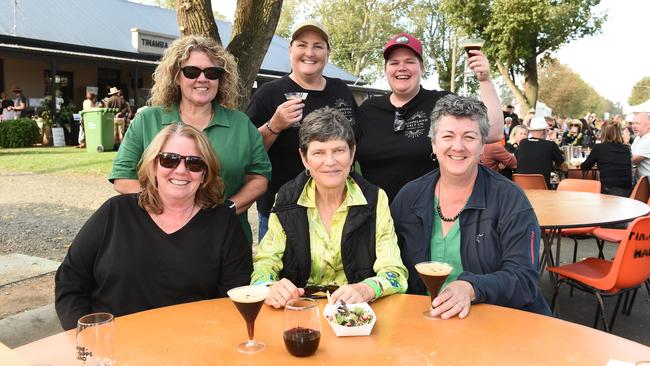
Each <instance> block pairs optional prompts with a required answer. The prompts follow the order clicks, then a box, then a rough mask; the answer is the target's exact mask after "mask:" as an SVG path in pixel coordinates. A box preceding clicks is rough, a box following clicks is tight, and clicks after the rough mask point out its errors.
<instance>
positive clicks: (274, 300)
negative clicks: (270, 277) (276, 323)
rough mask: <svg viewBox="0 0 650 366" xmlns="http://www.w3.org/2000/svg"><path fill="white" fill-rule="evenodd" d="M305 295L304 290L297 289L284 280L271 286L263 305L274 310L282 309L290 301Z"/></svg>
mask: <svg viewBox="0 0 650 366" xmlns="http://www.w3.org/2000/svg"><path fill="white" fill-rule="evenodd" d="M304 293H305V289H302V288H298V287H296V285H294V284H293V283H292V282H291V281H289V280H288V279H286V278H283V279H281V280H280V281H278V282H276V283H274V284H273V285H271V290H270V291H269V294H268V295H267V296H266V299H265V300H264V303H265V304H266V305H269V306H273V307H274V308H276V309H280V308H282V307H284V306H285V305H286V304H287V302H289V300H291V299H297V298H299V297H301V296H302V295H303V294H304Z"/></svg>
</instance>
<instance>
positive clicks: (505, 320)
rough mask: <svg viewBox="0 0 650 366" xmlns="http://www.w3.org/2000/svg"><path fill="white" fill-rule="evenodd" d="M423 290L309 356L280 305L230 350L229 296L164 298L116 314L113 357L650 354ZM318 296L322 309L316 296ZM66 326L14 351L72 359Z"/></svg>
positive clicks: (515, 359) (443, 358) (478, 360)
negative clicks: (444, 309) (454, 308)
mask: <svg viewBox="0 0 650 366" xmlns="http://www.w3.org/2000/svg"><path fill="white" fill-rule="evenodd" d="M428 299H429V298H428V296H416V295H393V296H389V297H387V298H385V299H380V300H379V301H377V302H375V303H373V304H372V307H373V309H374V310H375V312H376V314H377V323H376V324H375V328H374V329H373V331H372V334H371V335H370V336H366V337H345V338H338V337H336V336H335V335H334V332H333V331H332V330H331V328H330V327H329V325H328V324H327V323H326V322H325V320H324V319H323V320H322V334H321V343H320V347H319V349H318V351H317V352H316V354H315V355H313V356H311V357H309V358H307V359H301V358H296V357H293V356H291V355H290V354H289V353H288V352H287V351H286V349H285V347H284V341H283V339H282V330H283V329H282V322H283V311H282V310H275V309H273V308H270V307H268V306H264V307H263V309H262V311H261V313H260V315H259V317H258V319H257V323H256V329H255V338H256V339H257V340H260V341H263V342H265V343H266V346H267V348H266V350H265V351H263V352H260V353H257V354H253V355H245V354H242V353H239V352H238V351H237V350H236V346H237V344H239V343H240V342H241V341H243V340H244V339H245V338H246V326H245V324H244V320H243V319H242V317H241V316H240V315H239V313H238V312H237V310H236V309H235V307H234V305H233V304H232V303H231V302H230V300H229V299H219V300H210V301H201V302H195V303H189V304H184V305H177V306H171V307H167V308H160V309H155V310H150V311H145V312H141V313H137V314H132V315H128V316H123V317H119V318H117V319H116V328H117V338H118V344H117V358H118V365H129V366H137V365H147V366H150V365H175V366H179V365H278V366H279V365H281V366H288V365H303V364H316V365H327V366H332V365H356V366H363V365H533V364H534V365H590V366H591V365H606V364H607V362H608V360H609V359H617V360H622V361H628V362H630V361H639V360H650V348H649V347H646V346H643V345H641V344H639V343H635V342H632V341H629V340H626V339H623V338H620V337H617V336H614V335H611V334H607V333H604V332H601V331H598V330H594V329H592V328H587V327H585V326H582V325H577V324H573V323H569V322H566V321H563V320H559V319H556V318H551V317H546V316H541V315H537V314H533V313H528V312H524V311H519V310H513V309H509V308H504V307H499V306H493V305H485V304H483V305H476V306H473V307H472V310H471V313H470V315H469V317H468V318H466V319H463V320H461V319H458V318H455V319H452V320H447V321H443V320H426V319H424V318H423V317H422V311H423V310H424V309H425V308H426V307H427V305H428V303H429V302H428ZM319 301H320V309H321V318H322V309H323V306H324V300H319ZM74 349H75V347H74V330H73V331H69V332H65V333H61V334H58V335H55V336H52V337H49V338H45V339H42V340H39V341H36V342H34V343H30V344H27V345H25V346H22V347H19V348H17V349H16V350H15V352H17V353H18V354H19V355H20V356H22V357H25V358H26V359H27V360H29V361H30V362H32V364H36V363H45V364H50V365H52V366H58V365H66V366H67V365H75V364H76V363H75V358H74Z"/></svg>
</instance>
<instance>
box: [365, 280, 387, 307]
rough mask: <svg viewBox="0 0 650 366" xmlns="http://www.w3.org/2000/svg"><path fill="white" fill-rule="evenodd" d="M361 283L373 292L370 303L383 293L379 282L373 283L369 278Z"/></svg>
mask: <svg viewBox="0 0 650 366" xmlns="http://www.w3.org/2000/svg"><path fill="white" fill-rule="evenodd" d="M362 282H363V283H365V284H366V285H368V286H370V288H372V289H373V290H374V291H375V298H374V299H372V301H374V300H377V299H378V298H379V297H380V296H381V294H382V292H383V289H382V286H381V283H379V281H374V280H371V279H369V278H366V279H365V280H363V281H362Z"/></svg>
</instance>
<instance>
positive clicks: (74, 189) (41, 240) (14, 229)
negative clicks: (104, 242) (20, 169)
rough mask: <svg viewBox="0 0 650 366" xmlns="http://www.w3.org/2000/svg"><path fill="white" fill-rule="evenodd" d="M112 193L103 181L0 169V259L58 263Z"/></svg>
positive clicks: (102, 179)
mask: <svg viewBox="0 0 650 366" xmlns="http://www.w3.org/2000/svg"><path fill="white" fill-rule="evenodd" d="M115 194H116V193H115V191H114V190H113V186H112V185H111V184H110V183H109V182H108V181H107V180H106V179H105V178H79V177H65V176H54V175H39V174H29V173H14V172H2V171H0V233H2V234H1V235H0V255H3V254H9V253H22V254H26V255H32V256H36V257H41V258H48V259H52V260H56V261H61V260H63V257H64V256H65V253H66V251H67V247H68V246H69V245H70V243H71V242H72V239H73V238H74V237H75V235H76V234H77V232H78V231H79V229H80V228H81V226H82V225H83V223H84V222H85V221H86V220H87V219H88V218H89V217H90V215H92V213H93V212H94V211H95V210H96V209H97V208H98V207H99V206H100V205H101V204H102V203H103V202H104V201H106V200H107V199H108V198H109V197H111V196H113V195H115Z"/></svg>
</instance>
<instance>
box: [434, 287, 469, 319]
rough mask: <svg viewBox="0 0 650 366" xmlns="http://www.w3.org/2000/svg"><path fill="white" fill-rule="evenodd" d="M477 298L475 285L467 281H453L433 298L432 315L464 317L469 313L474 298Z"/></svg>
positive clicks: (443, 317)
mask: <svg viewBox="0 0 650 366" xmlns="http://www.w3.org/2000/svg"><path fill="white" fill-rule="evenodd" d="M475 298H476V294H475V293H474V286H472V284H471V283H469V282H467V281H462V280H458V281H453V282H451V283H449V285H447V287H445V288H444V290H442V291H441V292H440V294H439V295H438V296H437V297H436V298H435V299H433V302H432V303H431V307H432V308H433V309H432V310H431V315H432V316H439V317H440V318H442V319H449V318H451V317H453V316H455V315H458V317H459V318H461V319H463V318H465V317H466V316H467V315H468V314H469V310H470V308H471V307H472V300H474V299H475Z"/></svg>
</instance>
